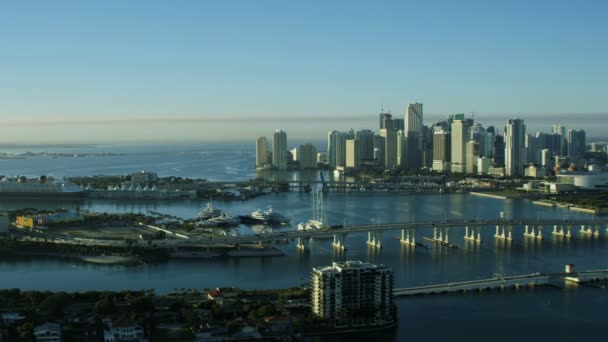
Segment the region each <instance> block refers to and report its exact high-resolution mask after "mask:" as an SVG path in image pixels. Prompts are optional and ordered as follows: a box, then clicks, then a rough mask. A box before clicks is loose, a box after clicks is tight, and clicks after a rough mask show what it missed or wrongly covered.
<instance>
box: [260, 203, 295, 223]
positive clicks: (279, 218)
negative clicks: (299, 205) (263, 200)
mask: <svg viewBox="0 0 608 342" xmlns="http://www.w3.org/2000/svg"><path fill="white" fill-rule="evenodd" d="M251 219H252V220H253V221H257V222H262V223H265V224H289V222H291V217H286V216H283V215H281V214H279V213H277V212H274V211H273V210H272V207H268V210H266V211H262V210H260V209H258V210H256V211H254V212H252V213H251Z"/></svg>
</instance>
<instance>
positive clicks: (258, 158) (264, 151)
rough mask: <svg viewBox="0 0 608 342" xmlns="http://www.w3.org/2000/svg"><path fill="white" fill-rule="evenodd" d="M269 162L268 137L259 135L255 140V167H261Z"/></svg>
mask: <svg viewBox="0 0 608 342" xmlns="http://www.w3.org/2000/svg"><path fill="white" fill-rule="evenodd" d="M266 164H268V139H266V137H258V138H257V139H256V141H255V167H257V168H261V167H264V165H266Z"/></svg>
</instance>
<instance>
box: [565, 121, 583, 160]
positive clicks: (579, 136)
mask: <svg viewBox="0 0 608 342" xmlns="http://www.w3.org/2000/svg"><path fill="white" fill-rule="evenodd" d="M586 143H587V142H586V141H585V131H584V130H582V129H581V130H576V129H570V130H568V157H569V158H570V160H571V161H574V162H579V161H580V160H581V159H582V158H583V155H584V154H585V150H586Z"/></svg>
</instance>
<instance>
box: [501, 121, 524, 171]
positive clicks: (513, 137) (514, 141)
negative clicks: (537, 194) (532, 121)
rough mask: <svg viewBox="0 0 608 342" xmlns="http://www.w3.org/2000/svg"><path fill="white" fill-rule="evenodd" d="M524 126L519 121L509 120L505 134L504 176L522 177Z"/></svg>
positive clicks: (522, 122)
mask: <svg viewBox="0 0 608 342" xmlns="http://www.w3.org/2000/svg"><path fill="white" fill-rule="evenodd" d="M525 136H526V126H525V125H524V121H523V120H521V119H517V118H515V119H509V121H508V123H507V128H506V132H505V175H506V176H510V177H522V176H523V175H524V164H525V163H524V161H525V153H526V149H525Z"/></svg>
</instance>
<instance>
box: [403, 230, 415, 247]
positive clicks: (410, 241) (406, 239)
mask: <svg viewBox="0 0 608 342" xmlns="http://www.w3.org/2000/svg"><path fill="white" fill-rule="evenodd" d="M401 243H402V244H406V245H410V246H416V236H415V233H412V234H411V237H410V230H409V229H408V230H407V235H406V233H405V229H402V230H401Z"/></svg>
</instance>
